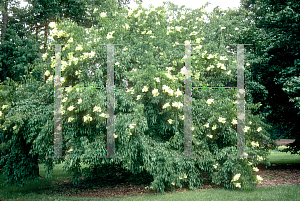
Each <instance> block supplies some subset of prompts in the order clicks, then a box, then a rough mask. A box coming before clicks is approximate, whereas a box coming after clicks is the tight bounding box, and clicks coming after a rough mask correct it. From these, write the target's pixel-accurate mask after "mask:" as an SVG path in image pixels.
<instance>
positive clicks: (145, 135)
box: [1, 7, 270, 193]
mask: <svg viewBox="0 0 300 201" xmlns="http://www.w3.org/2000/svg"><path fill="white" fill-rule="evenodd" d="M99 12H100V11H99ZM170 12H171V11H170V10H167V9H165V8H162V7H159V8H156V9H154V8H151V9H150V10H147V9H145V8H143V9H142V8H141V7H138V8H137V9H135V10H131V11H130V12H128V11H126V12H125V14H116V15H115V18H114V19H110V18H109V17H108V16H109V15H110V14H111V13H103V12H102V13H101V14H100V17H101V18H105V20H103V22H101V23H103V24H99V26H100V27H101V26H103V27H106V28H107V29H99V27H92V28H90V29H84V28H82V27H78V26H77V25H76V24H75V23H72V22H70V21H64V22H61V23H60V24H53V23H52V24H51V27H52V28H53V32H51V36H53V37H54V38H55V37H58V38H60V37H61V35H64V36H67V37H66V38H65V39H64V40H65V42H68V44H67V45H65V46H64V47H63V49H62V52H61V55H62V62H61V63H62V83H63V85H65V86H70V85H71V86H75V85H77V86H82V85H92V86H104V85H105V81H106V80H105V78H104V76H105V75H106V74H107V73H106V72H107V71H106V68H105V67H106V66H107V61H106V60H107V56H106V52H107V51H106V47H105V46H100V47H99V44H107V43H112V44H123V45H124V46H125V47H122V46H119V47H118V46H115V55H117V56H118V57H117V58H116V59H115V85H116V90H115V106H116V107H115V108H116V109H115V117H116V119H115V142H116V144H115V152H116V156H124V159H116V158H114V159H109V158H105V159H101V158H99V157H101V156H105V155H106V150H105V149H106V144H105V143H106V121H105V120H106V118H107V115H106V112H105V108H106V107H107V106H106V96H107V95H106V90H105V88H101V89H92V88H85V89H79V88H76V89H75V88H72V87H69V88H65V89H64V90H63V93H62V96H63V97H62V116H63V143H64V146H63V148H64V150H63V154H67V153H69V155H70V157H71V158H70V159H66V160H65V161H66V166H65V167H66V168H67V169H69V170H70V171H71V172H72V173H73V174H74V178H73V180H72V181H73V182H74V183H76V182H78V181H79V178H80V177H81V174H82V173H85V174H86V175H89V176H90V177H93V174H91V172H92V171H93V170H94V167H98V168H101V167H103V166H104V165H108V164H120V165H121V166H122V167H123V168H124V170H127V171H130V172H131V173H133V174H139V173H142V172H143V171H146V172H147V173H149V174H150V175H152V176H153V181H152V183H151V185H150V188H151V189H153V190H157V191H161V192H162V193H163V192H164V190H165V189H174V188H175V187H182V186H183V185H188V186H189V188H191V189H194V188H201V187H202V185H201V184H202V182H203V176H202V175H203V173H204V172H206V173H208V174H209V179H210V181H211V182H212V183H215V184H220V185H223V186H224V187H226V188H242V189H248V188H253V187H254V186H255V182H256V181H257V179H258V180H261V178H260V177H259V178H255V177H254V176H253V170H254V171H256V170H257V169H255V166H256V165H257V164H258V162H259V161H262V160H264V161H265V160H266V158H265V157H266V155H267V150H268V148H266V147H263V144H262V142H263V141H269V140H270V139H269V135H268V133H267V132H266V131H265V130H264V129H263V128H264V127H265V126H266V125H265V124H263V122H262V121H261V119H260V118H261V117H260V116H259V115H252V114H251V111H250V110H251V109H255V108H258V107H259V106H258V105H254V104H252V103H251V102H248V101H247V102H246V122H245V125H246V126H245V128H244V132H245V141H246V149H245V151H246V153H247V155H248V156H251V157H254V158H242V159H240V158H230V156H233V155H234V154H235V152H236V124H237V120H236V101H235V99H236V90H233V89H223V90H220V89H214V90H212V89H196V88H194V89H193V95H192V98H193V101H192V108H193V110H192V115H193V122H192V123H193V126H192V128H191V130H192V135H193V154H194V155H197V156H200V157H201V158H197V159H193V158H191V159H186V158H176V156H179V155H182V153H183V147H184V131H183V127H184V110H183V105H184V89H185V87H184V78H185V72H186V69H185V66H184V65H185V59H186V56H184V48H181V47H182V46H177V45H176V44H177V43H180V44H184V43H185V44H187V43H201V42H202V41H203V40H204V39H205V38H204V37H202V33H201V29H200V30H199V32H197V31H194V30H193V29H194V27H203V26H204V22H203V16H202V11H201V10H200V9H196V10H193V12H191V13H190V12H189V13H188V14H185V11H182V12H180V11H178V10H176V11H175V10H174V12H178V13H179V12H180V15H176V16H177V19H170V18H169V15H170V14H171V13H170ZM196 17H197V18H196ZM195 19H196V20H195ZM167 20H169V22H168V21H167ZM113 23H114V24H116V26H115V28H114V27H112V26H111V24H113ZM190 23H193V26H194V27H190V26H188V25H189V24H190ZM167 25H168V26H167ZM165 27H167V28H165ZM112 29H113V30H112ZM58 30H60V31H58ZM59 33H60V34H59ZM183 47H184V46H183ZM206 48H207V49H208V48H209V47H208V46H206V45H205V44H203V45H198V46H195V47H193V55H192V61H193V63H192V83H193V87H200V86H208V85H212V84H213V85H214V86H224V85H230V84H232V83H233V85H234V83H236V82H234V72H236V70H235V69H236V66H235V65H234V64H231V63H230V62H232V61H234V58H235V56H233V55H230V54H228V53H226V55H225V56H224V54H225V52H223V54H222V55H219V54H218V53H214V54H213V53H209V54H208V50H207V49H206ZM120 49H122V51H120ZM51 52H53V47H50V48H49V52H48V53H46V54H45V55H43V59H44V60H45V64H43V65H42V64H41V65H40V66H43V68H44V69H43V70H44V72H45V75H46V76H49V75H51V76H52V77H51V76H50V77H49V78H48V81H47V82H46V84H45V85H44V86H43V89H44V90H45V92H44V93H49V92H50V90H52V92H53V84H52V83H53V74H54V67H55V61H54V57H51V58H50V57H48V55H51ZM229 61H230V62H229ZM37 68H39V67H37ZM246 72H247V71H246ZM91 74H92V75H93V76H91ZM124 78H125V79H127V80H129V86H128V87H129V88H128V89H126V88H125V87H124V86H123V85H122V84H121V80H122V79H124ZM233 85H231V86H233ZM51 88H52V89H51ZM51 104H53V102H52V103H51ZM4 112H5V111H4ZM7 114H8V113H5V115H7ZM1 115H3V114H2V113H1ZM10 115H12V116H13V114H10ZM10 115H8V116H7V119H8V117H9V116H10ZM249 120H250V121H249ZM49 121H53V119H51V120H49ZM250 122H251V123H250ZM252 122H253V123H252ZM15 124H16V125H17V126H18V125H19V124H18V123H17V120H15V121H12V122H7V121H5V122H4V124H3V127H4V129H12V128H13V126H15ZM50 126H53V124H50ZM4 129H3V130H4ZM49 130H50V131H51V132H48V133H47V132H46V130H44V131H43V132H42V133H40V134H38V136H37V137H36V140H35V143H37V144H39V145H40V146H44V147H46V148H45V149H43V152H42V153H40V155H41V156H45V155H53V144H52V143H48V144H47V142H49V141H47V142H45V141H43V139H44V138H41V137H40V136H43V137H48V138H49V139H53V130H51V129H49ZM49 130H47V131H49ZM4 131H5V130H4ZM51 133H52V134H51ZM71 147H72V150H70V148H71ZM68 149H69V151H68ZM36 151H38V149H36ZM41 160H42V161H43V160H44V161H46V164H47V167H48V168H49V170H50V169H51V168H53V166H52V165H50V164H52V161H53V159H51V158H49V159H47V160H45V159H43V158H41ZM62 160H63V159H60V160H57V161H62ZM82 163H84V164H89V168H86V169H82V168H81V165H80V164H82ZM94 176H95V175H94Z"/></svg>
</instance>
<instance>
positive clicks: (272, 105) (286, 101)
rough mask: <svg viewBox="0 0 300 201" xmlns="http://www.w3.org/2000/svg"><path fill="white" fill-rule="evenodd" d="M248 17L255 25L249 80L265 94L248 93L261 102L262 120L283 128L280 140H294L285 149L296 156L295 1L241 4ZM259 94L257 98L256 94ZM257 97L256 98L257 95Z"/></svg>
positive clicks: (298, 135)
mask: <svg viewBox="0 0 300 201" xmlns="http://www.w3.org/2000/svg"><path fill="white" fill-rule="evenodd" d="M244 5H250V6H249V7H248V11H250V12H249V17H250V19H251V20H253V21H254V22H255V26H256V27H257V31H255V32H251V31H250V30H249V32H248V34H245V35H247V37H249V36H250V38H251V35H252V36H255V37H252V38H253V39H252V40H253V41H255V45H254V49H253V51H252V56H251V57H252V59H253V62H252V63H251V71H252V72H253V74H252V75H253V76H252V78H253V80H255V81H257V82H258V83H260V84H261V85H263V86H264V87H265V88H266V90H267V92H268V94H265V95H264V96H265V97H266V99H262V98H261V97H262V93H261V92H259V91H256V90H254V91H252V93H253V98H254V102H261V103H262V104H263V107H262V108H261V109H260V112H263V111H267V113H268V115H267V118H266V121H267V122H268V123H269V124H271V125H273V129H277V127H279V128H280V127H282V128H285V129H284V130H285V132H284V133H283V134H282V135H281V136H280V137H281V138H294V139H296V141H295V142H294V143H292V144H290V145H289V146H290V148H289V149H286V151H287V150H289V151H291V152H292V153H298V154H299V153H300V152H299V149H300V143H299V142H300V141H299V138H300V133H299V132H300V130H299V123H298V122H299V118H300V117H299V107H298V106H299V102H298V101H297V100H298V98H297V97H299V82H298V80H299V75H300V68H299V59H300V55H299V43H300V38H299V34H297V33H298V32H299V14H300V4H299V2H298V1H276V0H272V1H271V0H267V1H256V2H255V4H253V1H244ZM258 94H261V95H258ZM257 95H258V96H257Z"/></svg>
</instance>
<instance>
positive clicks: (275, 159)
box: [268, 146, 300, 163]
mask: <svg viewBox="0 0 300 201" xmlns="http://www.w3.org/2000/svg"><path fill="white" fill-rule="evenodd" d="M284 148H285V147H284V146H279V147H278V150H283V149H284ZM278 150H271V151H270V152H271V155H269V157H268V158H269V159H270V163H300V156H299V155H292V154H290V152H288V153H286V152H280V151H278Z"/></svg>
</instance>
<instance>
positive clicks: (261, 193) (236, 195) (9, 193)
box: [0, 147, 300, 201]
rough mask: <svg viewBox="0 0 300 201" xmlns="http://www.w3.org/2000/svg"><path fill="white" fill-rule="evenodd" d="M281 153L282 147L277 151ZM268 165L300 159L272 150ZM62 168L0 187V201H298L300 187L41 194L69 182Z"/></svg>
mask: <svg viewBox="0 0 300 201" xmlns="http://www.w3.org/2000/svg"><path fill="white" fill-rule="evenodd" d="M279 149H283V147H279ZM269 159H270V162H271V163H300V156H295V155H291V154H289V153H282V152H279V151H276V150H271V155H270V156H269ZM62 167H63V164H59V165H56V166H55V168H54V170H53V177H52V178H51V179H48V180H46V179H42V180H40V181H39V182H38V183H36V182H27V183H26V184H25V186H24V187H22V188H18V187H16V186H12V187H8V188H7V187H0V201H2V200H26V201H27V200H28V201H34V200H53V201H54V200H57V201H58V200H104V201H108V200H122V201H129V200H132V201H137V200H143V201H148V200H149V201H150V200H151V201H153V200H166V201H171V200H172V201H173V200H182V201H183V200H190V201H192V200H205V201H207V200H222V201H223V200H224V201H225V200H228V201H229V200H230V201H232V200H249V201H250V200H251V201H253V200H255V201H256V200H272V201H274V200H278V201H279V200H280V201H281V200H300V194H299V192H300V185H293V186H276V187H260V188H257V189H255V190H253V191H249V192H247V191H244V192H243V191H239V190H226V189H207V190H200V191H184V192H178V193H166V194H165V195H160V194H158V195H144V196H142V197H125V198H118V197H116V198H106V199H103V198H79V197H65V196H61V195H55V196H49V195H46V194H45V193H44V189H45V188H47V187H49V186H52V185H53V184H55V183H56V182H57V181H61V180H67V179H68V178H70V175H68V174H67V173H66V172H64V171H63V168H62ZM40 173H41V176H43V177H44V176H45V169H44V167H43V165H42V164H41V165H40ZM3 182H4V177H3V175H1V176H0V184H2V183H3Z"/></svg>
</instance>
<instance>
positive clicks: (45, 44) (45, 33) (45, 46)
mask: <svg viewBox="0 0 300 201" xmlns="http://www.w3.org/2000/svg"><path fill="white" fill-rule="evenodd" d="M47 31H48V24H46V25H45V29H44V36H45V42H44V53H46V48H47V36H48V33H47Z"/></svg>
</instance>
